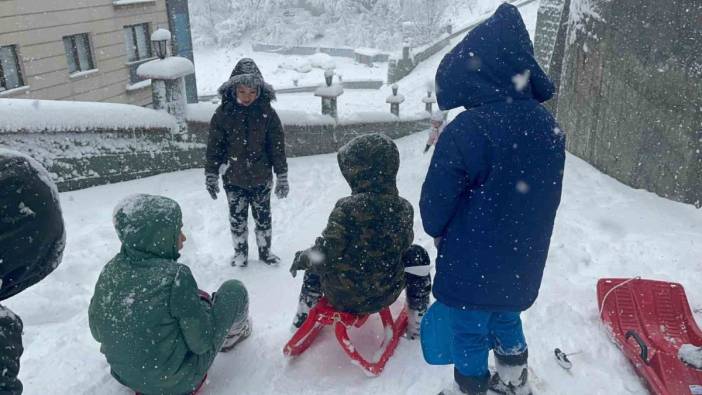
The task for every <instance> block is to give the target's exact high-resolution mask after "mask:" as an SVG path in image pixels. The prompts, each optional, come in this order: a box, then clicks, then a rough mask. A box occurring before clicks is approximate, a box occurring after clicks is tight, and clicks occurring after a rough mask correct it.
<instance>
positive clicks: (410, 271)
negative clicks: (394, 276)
mask: <svg viewBox="0 0 702 395" xmlns="http://www.w3.org/2000/svg"><path fill="white" fill-rule="evenodd" d="M402 263H403V264H404V266H405V292H406V295H407V316H408V322H407V337H408V338H409V339H416V338H417V337H419V328H420V325H421V322H422V318H423V317H424V314H425V313H426V312H427V308H428V307H429V295H430V294H431V276H430V275H429V264H430V263H431V261H430V259H429V254H428V253H427V251H426V250H425V249H424V248H422V247H420V246H418V245H416V244H414V245H412V246H410V248H409V249H407V251H406V252H405V253H404V254H403V255H402Z"/></svg>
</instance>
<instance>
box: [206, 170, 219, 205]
mask: <svg viewBox="0 0 702 395" xmlns="http://www.w3.org/2000/svg"><path fill="white" fill-rule="evenodd" d="M205 186H206V187H207V192H209V193H210V196H212V199H217V194H218V193H219V176H218V175H217V174H214V173H207V174H205Z"/></svg>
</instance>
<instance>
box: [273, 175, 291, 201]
mask: <svg viewBox="0 0 702 395" xmlns="http://www.w3.org/2000/svg"><path fill="white" fill-rule="evenodd" d="M288 193H290V184H288V173H283V174H278V175H277V177H276V182H275V196H277V197H278V199H285V198H286V197H288Z"/></svg>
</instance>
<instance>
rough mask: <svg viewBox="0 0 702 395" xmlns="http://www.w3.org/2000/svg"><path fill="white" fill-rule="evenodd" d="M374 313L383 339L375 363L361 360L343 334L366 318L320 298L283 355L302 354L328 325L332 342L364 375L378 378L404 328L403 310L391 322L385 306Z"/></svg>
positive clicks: (364, 321)
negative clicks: (339, 347)
mask: <svg viewBox="0 0 702 395" xmlns="http://www.w3.org/2000/svg"><path fill="white" fill-rule="evenodd" d="M378 314H380V320H381V321H382V323H383V329H384V333H385V334H386V338H385V339H384V340H383V343H382V344H381V346H380V350H381V351H382V354H380V357H379V358H378V360H377V361H374V362H370V361H368V360H367V359H365V358H363V357H362V356H361V354H359V353H358V351H356V348H355V347H354V346H353V343H351V340H350V339H349V335H348V332H347V329H348V328H349V327H356V328H360V327H361V326H362V325H363V324H365V323H366V321H367V320H368V317H369V316H368V315H357V314H351V313H344V312H340V311H337V310H335V309H334V308H333V307H332V306H331V305H330V304H329V302H328V301H327V299H326V298H324V297H322V299H320V300H319V302H318V303H317V304H316V305H315V306H314V307H313V308H312V309H311V310H310V312H309V315H308V316H307V320H305V322H304V323H303V324H302V326H301V327H300V328H299V329H298V330H297V331H296V332H295V334H294V335H293V337H292V338H291V339H290V341H288V343H287V344H286V345H285V348H284V349H283V353H284V354H285V355H286V356H291V357H295V356H298V355H300V354H302V353H303V352H305V350H307V348H308V347H309V346H310V345H311V344H312V342H314V339H315V338H316V337H317V335H319V332H320V331H321V330H322V328H324V327H325V326H327V325H330V326H333V327H334V333H335V334H336V339H337V341H338V342H339V345H341V348H342V349H343V350H344V351H345V352H346V354H347V355H348V356H349V357H350V358H351V359H352V360H353V361H354V362H355V363H357V364H358V365H359V366H360V367H361V368H362V369H363V370H364V371H365V372H367V373H368V374H370V375H372V376H378V375H380V373H382V372H383V369H384V368H385V364H386V363H387V362H388V360H389V359H390V356H392V353H393V352H394V351H395V348H397V343H398V342H399V341H400V336H402V334H404V333H405V329H407V311H406V310H405V309H402V311H401V312H400V314H399V315H398V317H397V319H396V320H394V321H393V319H392V313H391V312H390V308H389V307H386V308H384V309H383V310H381V311H380V313H378Z"/></svg>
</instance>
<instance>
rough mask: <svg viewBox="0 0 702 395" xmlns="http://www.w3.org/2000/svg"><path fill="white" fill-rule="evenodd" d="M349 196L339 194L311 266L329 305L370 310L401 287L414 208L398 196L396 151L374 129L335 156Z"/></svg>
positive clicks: (379, 306)
mask: <svg viewBox="0 0 702 395" xmlns="http://www.w3.org/2000/svg"><path fill="white" fill-rule="evenodd" d="M337 159H338V162H339V167H340V168H341V173H342V174H343V175H344V178H346V181H347V182H348V183H349V185H350V186H351V196H348V197H345V198H342V199H340V200H339V201H338V202H337V203H336V206H335V207H334V210H333V211H332V213H331V215H330V216H329V222H328V223H327V227H326V228H325V229H324V231H323V232H322V237H319V238H317V241H316V243H315V246H314V247H313V249H314V250H316V251H318V252H320V253H321V255H322V256H323V257H324V260H323V262H322V263H321V264H320V265H316V266H314V268H313V269H312V270H314V271H315V272H316V273H318V274H319V275H320V277H321V285H322V292H323V293H324V295H325V296H326V297H327V298H328V299H329V302H330V303H331V304H332V306H334V307H335V308H337V309H339V310H341V311H346V312H350V313H373V312H377V311H380V310H381V309H383V308H384V307H386V306H389V305H390V304H392V303H393V302H394V301H395V299H397V297H398V296H399V294H400V292H401V291H402V289H403V288H404V285H405V282H404V281H405V280H404V278H405V277H404V265H403V263H402V261H401V258H402V254H403V253H404V252H405V251H406V250H407V249H408V248H409V247H410V244H411V243H412V240H413V238H414V234H413V231H412V225H413V217H414V212H413V209H412V205H411V204H410V203H409V202H408V201H407V200H405V199H403V198H401V197H400V196H399V195H398V191H397V186H396V182H395V178H396V176H397V171H398V168H399V165H400V155H399V151H398V150H397V146H396V145H395V143H394V142H393V141H392V140H391V139H390V138H388V137H386V136H384V135H380V134H371V135H366V136H361V137H357V138H355V139H353V140H351V141H350V142H349V143H348V144H346V145H345V146H343V147H342V148H341V149H340V150H339V153H338V155H337Z"/></svg>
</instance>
